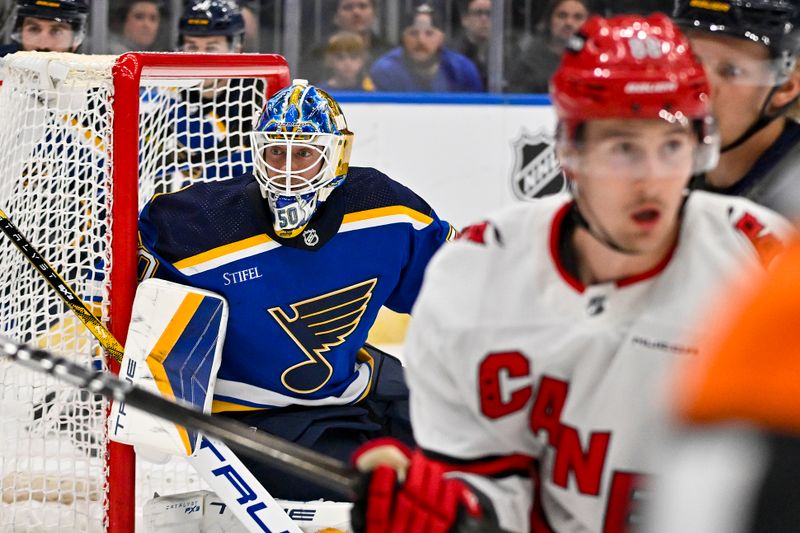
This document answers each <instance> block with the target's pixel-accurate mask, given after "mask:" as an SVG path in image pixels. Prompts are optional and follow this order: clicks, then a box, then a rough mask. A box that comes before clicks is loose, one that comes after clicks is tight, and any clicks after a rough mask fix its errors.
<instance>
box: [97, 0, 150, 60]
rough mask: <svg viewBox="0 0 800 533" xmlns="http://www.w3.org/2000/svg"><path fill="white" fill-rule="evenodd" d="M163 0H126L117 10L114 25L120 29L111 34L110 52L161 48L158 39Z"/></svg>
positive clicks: (117, 52)
mask: <svg viewBox="0 0 800 533" xmlns="http://www.w3.org/2000/svg"><path fill="white" fill-rule="evenodd" d="M162 7H163V6H162V3H161V0H126V1H125V2H124V3H123V4H122V6H120V8H119V10H118V11H117V16H116V20H115V21H114V25H116V26H121V28H120V30H119V31H117V32H114V33H112V34H111V38H110V39H109V52H110V53H112V54H124V53H125V52H133V51H136V52H146V51H152V50H157V49H159V46H158V45H157V43H156V41H157V39H158V29H159V26H160V25H161V9H162Z"/></svg>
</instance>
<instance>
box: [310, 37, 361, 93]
mask: <svg viewBox="0 0 800 533" xmlns="http://www.w3.org/2000/svg"><path fill="white" fill-rule="evenodd" d="M325 66H326V67H327V70H328V76H327V78H326V79H325V81H323V82H321V83H319V84H317V86H318V87H320V88H321V89H323V90H326V91H374V90H375V85H374V84H373V83H372V80H371V79H370V77H369V76H368V75H367V47H366V44H365V43H364V39H362V38H361V35H359V34H357V33H353V32H349V31H340V32H338V33H334V34H333V35H332V36H331V38H330V39H328V48H327V49H326V50H325Z"/></svg>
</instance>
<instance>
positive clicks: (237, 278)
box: [222, 266, 262, 285]
mask: <svg viewBox="0 0 800 533" xmlns="http://www.w3.org/2000/svg"><path fill="white" fill-rule="evenodd" d="M260 277H262V275H261V273H260V272H259V271H258V267H257V266H255V267H250V268H245V269H244V270H237V271H236V272H224V273H223V274H222V279H223V280H225V285H231V284H233V285H236V284H237V283H242V282H243V281H250V280H252V279H258V278H260Z"/></svg>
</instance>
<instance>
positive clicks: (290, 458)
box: [0, 337, 359, 496]
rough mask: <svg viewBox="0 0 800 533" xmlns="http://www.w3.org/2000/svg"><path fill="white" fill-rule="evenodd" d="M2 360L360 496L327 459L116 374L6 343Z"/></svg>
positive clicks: (348, 476)
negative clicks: (190, 405)
mask: <svg viewBox="0 0 800 533" xmlns="http://www.w3.org/2000/svg"><path fill="white" fill-rule="evenodd" d="M0 355H5V356H7V357H10V358H11V359H13V360H15V361H17V362H18V363H20V364H22V365H24V366H26V367H28V368H30V369H33V370H36V371H38V372H44V373H47V374H51V375H53V376H55V377H56V378H58V379H61V380H63V381H65V382H67V383H69V384H71V385H73V386H75V387H79V388H82V389H86V390H88V391H89V392H92V393H95V394H101V395H103V396H105V397H106V398H109V399H111V400H114V401H117V402H125V403H126V404H128V405H130V406H132V407H136V408H138V409H142V410H144V411H147V412H149V413H152V414H153V415H155V416H158V417H160V418H163V419H165V420H169V421H170V422H173V423H175V424H180V425H183V426H186V427H189V428H192V429H194V430H196V431H199V432H202V433H203V434H204V435H207V436H210V437H215V438H218V439H220V440H222V441H224V442H226V443H228V444H229V445H230V446H231V448H233V449H235V450H238V451H241V452H242V453H244V454H247V455H249V456H250V457H253V458H254V459H258V460H261V461H265V462H268V463H270V464H271V465H273V466H275V467H277V468H281V469H283V470H285V471H287V472H291V473H292V474H296V475H298V476H302V477H304V478H305V479H308V480H309V481H314V482H315V483H319V484H322V485H325V486H327V487H328V488H331V489H333V490H336V491H338V492H340V493H342V494H346V495H349V496H352V495H354V494H355V491H356V487H357V485H358V482H359V477H358V474H357V473H356V472H355V471H353V470H352V469H350V468H349V467H348V466H347V465H345V464H344V463H342V462H341V461H339V460H337V459H333V458H331V457H328V456H327V455H323V454H321V453H318V452H315V451H313V450H309V449H307V448H303V447H302V446H298V445H296V444H294V443H292V442H289V441H287V440H284V439H281V438H279V437H275V436H273V435H269V434H267V433H263V432H257V431H253V430H252V429H251V428H250V427H248V426H246V425H245V424H242V423H240V422H237V421H235V420H232V419H227V418H222V417H215V416H212V415H208V414H205V413H203V412H201V411H197V410H194V409H190V408H188V407H185V406H183V405H180V404H177V403H174V402H172V401H170V400H167V399H166V398H163V397H161V396H158V395H156V394H153V393H151V392H148V391H146V390H143V389H141V388H139V387H136V386H134V385H133V384H132V383H130V382H128V381H124V380H121V379H119V378H117V377H116V376H114V375H113V374H111V373H108V372H103V371H101V370H93V369H89V368H85V367H83V366H81V365H78V364H75V363H72V362H70V361H68V360H66V359H64V358H63V357H59V356H56V355H53V354H51V353H50V352H48V351H45V350H39V349H33V348H30V347H28V346H25V345H23V344H19V343H17V342H14V341H12V340H10V339H7V338H5V337H0Z"/></svg>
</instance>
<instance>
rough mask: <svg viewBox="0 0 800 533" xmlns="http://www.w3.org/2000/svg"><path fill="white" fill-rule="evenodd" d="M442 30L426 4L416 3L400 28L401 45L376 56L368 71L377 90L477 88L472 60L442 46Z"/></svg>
mask: <svg viewBox="0 0 800 533" xmlns="http://www.w3.org/2000/svg"><path fill="white" fill-rule="evenodd" d="M444 39H445V35H444V31H442V25H441V21H440V20H439V18H438V16H437V13H436V12H435V11H434V10H433V8H432V7H430V6H429V5H428V4H422V5H420V6H418V7H417V8H416V9H415V10H414V11H413V12H412V14H411V17H410V18H409V20H408V23H407V24H406V25H405V29H404V30H403V36H402V43H403V46H401V47H398V48H395V49H393V50H391V51H389V52H387V53H386V54H384V55H383V56H381V57H379V58H378V59H377V60H376V61H375V63H374V64H373V65H372V68H371V69H370V72H369V75H370V77H371V78H372V81H373V82H374V83H375V88H376V89H377V90H379V91H399V92H409V91H421V92H478V91H483V90H484V87H483V82H481V76H480V73H479V72H478V68H477V67H476V66H475V63H473V62H472V61H470V60H469V59H468V58H467V57H466V56H464V55H463V54H460V53H458V52H455V51H453V50H450V49H449V48H445V46H444Z"/></svg>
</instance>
